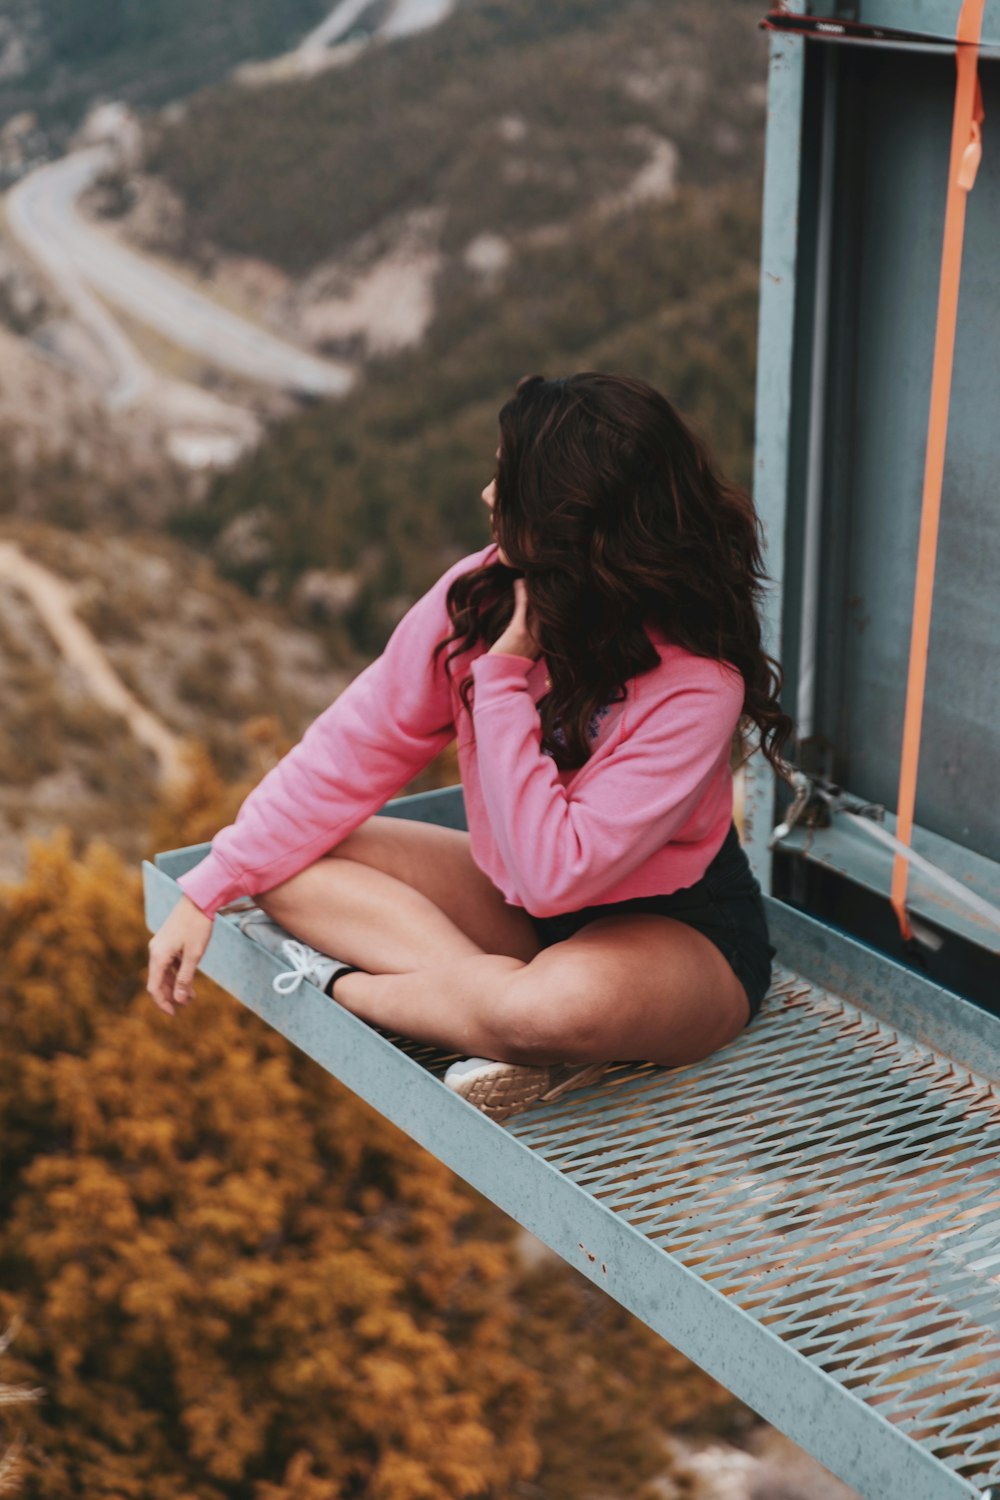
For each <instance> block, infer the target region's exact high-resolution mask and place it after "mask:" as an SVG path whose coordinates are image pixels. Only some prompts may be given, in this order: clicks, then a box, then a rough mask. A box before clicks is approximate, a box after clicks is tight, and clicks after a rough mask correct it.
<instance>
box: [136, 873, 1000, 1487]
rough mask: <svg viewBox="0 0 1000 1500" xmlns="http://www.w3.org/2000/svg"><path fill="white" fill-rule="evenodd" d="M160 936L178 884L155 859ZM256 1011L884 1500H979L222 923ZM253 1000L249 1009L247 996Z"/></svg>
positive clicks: (216, 944) (211, 970) (223, 963)
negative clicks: (274, 985) (283, 976)
mask: <svg viewBox="0 0 1000 1500" xmlns="http://www.w3.org/2000/svg"><path fill="white" fill-rule="evenodd" d="M142 872H143V888H144V893H145V912H146V922H147V925H148V926H149V928H150V930H151V931H155V930H156V929H157V928H158V926H159V925H160V923H161V922H162V921H163V920H164V919H165V917H166V916H167V914H168V913H169V911H170V910H171V909H172V908H173V906H174V905H175V903H176V900H177V898H178V895H179V893H180V892H179V887H178V886H177V885H176V883H175V882H174V881H173V880H171V879H170V878H169V877H168V876H167V875H166V874H165V873H164V872H163V871H161V870H158V869H157V868H156V867H155V866H154V865H152V864H150V863H149V862H148V861H143V866H142ZM200 967H201V970H202V972H203V973H205V974H207V975H208V976H209V977H210V978H212V979H214V980H216V982H217V983H219V984H221V985H222V986H223V988H225V989H226V990H227V991H228V992H229V993H233V992H234V990H236V991H241V992H242V993H240V994H239V995H237V997H236V998H238V999H239V1000H240V1002H241V1003H242V1004H244V1005H246V1007H247V1009H249V1010H251V1011H253V1012H254V1014H256V1015H258V1016H260V1017H261V1019H262V1020H264V1021H265V1022H267V1024H268V1025H270V1026H273V1027H274V1028H275V1030H276V1031H279V1032H280V1033H281V1034H282V1035H283V1036H284V1037H286V1038H287V1040H288V1041H290V1042H291V1043H292V1044H293V1045H294V1046H296V1047H298V1048H299V1050H300V1051H302V1052H304V1053H305V1054H306V1055H307V1056H308V1057H311V1058H312V1059H313V1061H314V1062H316V1063H318V1064H319V1066H320V1067H321V1068H323V1069H325V1070H326V1072H328V1073H329V1074H330V1075H331V1076H332V1077H334V1078H337V1079H338V1080H339V1081H341V1082H342V1083H344V1084H345V1086H346V1087H348V1088H350V1089H351V1091H352V1092H353V1093H355V1094H357V1096H358V1097H359V1098H361V1099H363V1100H364V1101H365V1102H366V1103H367V1104H369V1105H371V1107H372V1108H374V1109H376V1110H377V1111H378V1112H379V1113H380V1114H382V1115H384V1116H385V1118H386V1119H388V1120H390V1121H391V1122H392V1123H393V1124H394V1125H396V1126H397V1127H398V1128H399V1129H400V1130H403V1131H404V1132H405V1133H406V1134H407V1135H409V1136H410V1137H411V1138H412V1139H413V1140H415V1141H416V1142H417V1143H418V1144H419V1145H421V1146H423V1147H424V1148H425V1149H426V1150H428V1151H430V1152H431V1153H432V1154H433V1155H434V1156H436V1157H437V1158H438V1159H439V1160H440V1161H442V1162H443V1163H444V1164H445V1166H447V1167H448V1168H449V1169H450V1170H451V1171H453V1172H455V1173H457V1174H458V1176H460V1177H462V1178H463V1179H464V1180H465V1181H466V1182H468V1183H469V1184H470V1185H471V1186H472V1187H474V1188H475V1189H476V1190H477V1191H478V1192H480V1193H483V1194H484V1195H485V1196H486V1197H487V1198H489V1199H490V1200H491V1201H492V1202H494V1203H495V1204H496V1205H497V1206H498V1207H499V1208H500V1209H501V1210H502V1211H503V1212H504V1213H506V1214H508V1215H509V1216H510V1217H511V1218H513V1219H514V1220H516V1222H517V1223H519V1224H521V1225H523V1226H524V1227H525V1228H526V1229H528V1230H530V1231H531V1233H533V1234H534V1235H536V1236H537V1237H538V1238H539V1239H540V1240H542V1241H543V1242H544V1243H545V1244H546V1245H548V1246H549V1247H550V1248H551V1249H553V1250H554V1251H555V1252H556V1253H557V1254H558V1255H560V1256H561V1257H562V1259H563V1260H565V1261H566V1262H567V1263H568V1264H569V1265H571V1266H573V1267H574V1268H575V1269H576V1270H578V1271H582V1272H583V1274H584V1275H585V1276H588V1277H589V1278H590V1280H591V1281H593V1282H595V1284H597V1285H598V1286H600V1287H602V1288H603V1290H604V1291H606V1292H607V1293H608V1295H609V1296H611V1297H613V1298H614V1299H615V1301H617V1302H619V1303H620V1304H621V1305H622V1306H623V1307H625V1308H627V1309H628V1311H629V1312H631V1313H633V1314H634V1315H635V1316H636V1317H638V1318H641V1319H642V1321H643V1322H644V1323H646V1324H647V1325H648V1326H649V1327H650V1328H652V1329H653V1330H654V1332H656V1333H658V1334H659V1335H660V1336H661V1337H662V1338H665V1339H666V1340H667V1341H668V1342H669V1343H671V1344H672V1345H673V1346H674V1347H675V1348H677V1349H678V1350H680V1351H681V1353H683V1354H684V1355H685V1356H686V1357H687V1358H689V1359H691V1360H692V1361H693V1362H694V1363H695V1364H697V1365H699V1366H700V1367H701V1368H702V1369H703V1370H705V1371H706V1372H707V1373H708V1374H709V1375H711V1376H712V1377H713V1378H714V1379H716V1380H718V1381H720V1383H721V1384H723V1385H724V1386H725V1387H726V1388H727V1389H728V1390H730V1391H731V1392H732V1393H733V1394H734V1395H735V1396H737V1397H738V1398H739V1399H740V1400H742V1401H745V1402H746V1403H747V1404H748V1405H750V1406H751V1407H752V1408H753V1410H754V1411H756V1412H758V1413H759V1415H760V1416H762V1417H763V1418H764V1419H765V1420H766V1421H768V1422H770V1423H771V1424H772V1425H773V1426H775V1427H777V1428H778V1429H779V1430H780V1431H782V1432H784V1433H785V1434H786V1435H787V1436H788V1437H790V1438H791V1439H792V1440H793V1441H794V1442H798V1443H800V1444H801V1445H802V1446H803V1447H804V1448H806V1449H807V1451H808V1452H810V1453H812V1454H814V1455H815V1456H816V1458H818V1460H819V1461H820V1462H821V1463H823V1464H825V1465H826V1467H827V1468H829V1469H830V1470H831V1472H832V1473H834V1474H836V1475H838V1476H839V1477H840V1478H842V1479H843V1480H844V1481H845V1482H846V1483H849V1484H852V1485H853V1486H854V1487H855V1488H858V1489H859V1490H860V1492H861V1493H862V1494H864V1495H866V1496H869V1497H871V1500H979V1494H978V1491H976V1490H975V1489H973V1488H972V1487H971V1486H970V1485H969V1484H967V1483H966V1482H965V1481H964V1480H962V1479H960V1478H959V1477H958V1476H957V1475H956V1474H954V1473H953V1472H952V1471H951V1470H950V1469H948V1468H946V1467H945V1465H943V1464H942V1463H941V1462H940V1461H939V1460H938V1459H936V1458H935V1457H934V1456H933V1454H931V1453H929V1452H927V1451H926V1450H925V1449H924V1448H922V1447H921V1446H920V1445H919V1444H918V1443H915V1442H914V1441H913V1440H912V1439H911V1438H909V1437H908V1436H907V1435H906V1434H905V1432H903V1431H902V1430H901V1429H900V1428H898V1427H895V1426H893V1425H892V1424H891V1423H889V1422H888V1421H886V1419H885V1418H884V1417H883V1416H881V1415H880V1414H879V1413H878V1412H877V1411H876V1410H875V1409H874V1408H872V1407H870V1406H868V1405H866V1403H865V1402H864V1401H863V1400H862V1399H861V1398H860V1397H858V1396H856V1395H854V1394H853V1392H851V1391H850V1390H848V1389H847V1388H846V1387H845V1386H842V1385H841V1384H840V1383H839V1382H838V1381H836V1380H835V1379H834V1378H833V1377H832V1376H830V1375H828V1374H827V1373H826V1372H825V1371H824V1370H822V1369H820V1368H819V1366H817V1365H814V1364H812V1363H811V1362H810V1361H809V1360H807V1359H805V1358H804V1357H803V1356H802V1355H800V1354H798V1353H797V1352H796V1351H795V1350H794V1349H793V1348H791V1346H790V1345H788V1344H786V1343H784V1342H783V1341H782V1340H781V1339H780V1338H779V1337H778V1335H777V1334H775V1333H773V1332H772V1331H771V1330H770V1329H769V1328H767V1327H765V1326H763V1325H761V1324H759V1323H757V1322H755V1321H754V1319H753V1318H752V1315H750V1314H749V1313H747V1312H744V1311H743V1310H742V1309H740V1308H739V1307H738V1305H736V1304H734V1303H732V1302H731V1301H730V1300H728V1299H727V1298H726V1297H724V1296H723V1295H722V1294H721V1293H719V1292H717V1291H715V1289H714V1288H713V1287H712V1286H710V1285H709V1284H708V1283H707V1282H704V1281H702V1280H701V1279H700V1278H699V1277H698V1276H697V1275H696V1274H695V1273H694V1272H693V1271H690V1270H689V1269H688V1268H687V1267H686V1266H684V1265H683V1264H682V1263H681V1262H680V1261H677V1260H675V1259H674V1257H672V1256H671V1255H670V1254H669V1252H667V1251H665V1250H663V1249H661V1248H660V1247H659V1246H657V1245H655V1244H654V1243H653V1242H652V1241H651V1240H649V1239H647V1238H646V1236H645V1235H644V1234H642V1232H641V1231H640V1230H639V1229H637V1228H635V1227H633V1226H632V1225H630V1224H629V1223H628V1222H627V1221H626V1220H625V1219H623V1218H622V1217H621V1216H620V1215H618V1214H615V1213H614V1212H613V1211H612V1210H610V1209H608V1208H605V1207H604V1206H603V1205H602V1204H601V1203H599V1202H598V1200H597V1199H595V1198H593V1197H591V1196H590V1194H588V1193H587V1192H586V1191H585V1190H584V1189H583V1188H581V1187H579V1186H578V1185H577V1184H576V1183H574V1182H572V1181H571V1180H570V1179H569V1178H567V1177H564V1176H563V1175H562V1173H560V1172H559V1170H558V1168H557V1167H555V1166H554V1165H552V1164H551V1163H549V1162H547V1161H545V1160H544V1158H542V1157H540V1156H538V1155H537V1154H536V1153H535V1152H534V1151H532V1150H531V1148H530V1147H529V1146H527V1145H525V1144H524V1143H523V1142H521V1141H519V1140H518V1139H517V1137H516V1136H514V1135H512V1134H510V1133H509V1132H508V1131H507V1130H505V1129H504V1128H503V1126H500V1125H497V1124H496V1123H495V1122H494V1121H492V1120H490V1119H488V1118H487V1117H486V1116H485V1115H483V1114H481V1113H480V1111H478V1110H477V1109H475V1108H474V1107H473V1106H471V1105H469V1104H467V1103H466V1101H465V1100H464V1099H461V1098H460V1097H459V1096H458V1095H457V1094H453V1093H452V1092H451V1091H450V1090H449V1089H447V1088H446V1087H445V1086H444V1085H443V1084H441V1083H440V1082H439V1081H438V1080H437V1079H436V1078H434V1077H433V1075H432V1074H430V1073H429V1072H428V1071H427V1070H426V1069H425V1068H424V1067H422V1066H421V1064H420V1063H418V1062H416V1061H415V1060H414V1059H412V1058H410V1057H408V1056H407V1055H406V1054H405V1053H404V1052H402V1051H401V1050H400V1049H399V1048H398V1047H397V1046H396V1045H395V1044H394V1043H393V1042H391V1041H389V1040H388V1039H387V1038H386V1037H384V1036H382V1035H381V1034H380V1033H379V1032H378V1031H376V1030H375V1029H373V1028H372V1027H370V1026H369V1025H368V1024H367V1023H366V1022H364V1021H361V1020H360V1019H359V1018H358V1017H357V1016H354V1015H353V1014H352V1013H351V1012H350V1011H348V1010H345V1009H344V1008H343V1007H341V1006H337V1005H336V1004H333V1003H331V1001H330V999H329V998H328V997H327V996H326V995H324V994H322V992H321V991H320V990H318V989H316V987H315V986H313V985H310V984H303V985H302V987H301V989H300V990H299V992H298V993H297V995H296V996H295V999H294V1001H293V1002H292V1003H291V1004H290V1003H289V1001H288V999H287V998H282V997H279V996H276V995H274V994H273V993H271V992H270V988H269V986H267V985H266V984H263V983H262V982H261V981H262V980H266V979H267V978H268V977H270V975H271V974H272V973H273V972H276V971H277V969H278V967H279V964H278V961H277V959H275V958H274V956H273V955H271V954H268V953H266V952H264V950H262V949H256V950H255V949H254V946H253V944H251V943H250V942H249V941H248V940H247V939H246V938H244V937H243V936H242V935H241V934H240V933H239V931H238V929H237V928H236V927H235V926H234V925H232V924H231V923H229V922H227V921H222V922H216V923H215V924H214V926H213V932H212V937H211V940H210V942H209V946H208V949H207V950H206V953H205V955H204V958H203V960H202V963H201V965H200ZM247 997H250V998H247Z"/></svg>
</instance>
